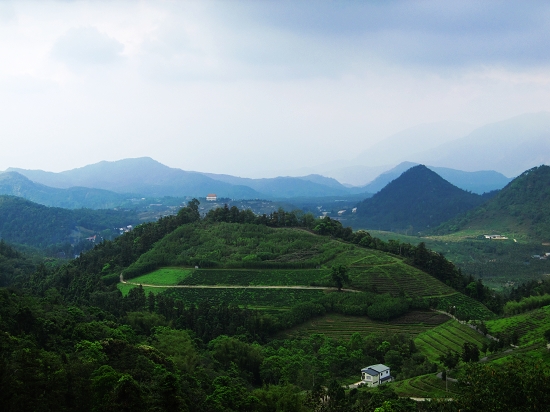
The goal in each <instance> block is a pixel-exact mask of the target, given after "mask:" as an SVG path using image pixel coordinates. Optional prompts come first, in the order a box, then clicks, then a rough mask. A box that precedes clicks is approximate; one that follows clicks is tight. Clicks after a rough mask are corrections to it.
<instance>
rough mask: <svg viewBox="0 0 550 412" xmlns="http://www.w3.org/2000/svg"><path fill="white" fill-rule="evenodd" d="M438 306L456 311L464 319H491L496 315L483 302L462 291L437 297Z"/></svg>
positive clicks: (444, 309)
mask: <svg viewBox="0 0 550 412" xmlns="http://www.w3.org/2000/svg"><path fill="white" fill-rule="evenodd" d="M437 308H438V309H439V310H443V311H445V312H451V313H454V314H455V315H456V316H457V317H458V318H459V319H464V320H471V319H473V320H489V319H493V318H494V317H495V314H494V313H493V312H491V311H490V310H489V309H487V307H485V306H484V305H483V304H481V303H480V302H478V301H477V300H474V299H472V298H470V297H468V296H466V295H463V294H462V293H454V294H452V295H449V296H444V297H440V298H437Z"/></svg>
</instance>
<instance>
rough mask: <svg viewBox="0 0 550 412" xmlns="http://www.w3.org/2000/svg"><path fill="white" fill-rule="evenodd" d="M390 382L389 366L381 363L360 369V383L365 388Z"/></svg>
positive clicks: (391, 378)
mask: <svg viewBox="0 0 550 412" xmlns="http://www.w3.org/2000/svg"><path fill="white" fill-rule="evenodd" d="M392 380H393V377H392V376H391V375H390V368H389V366H386V365H382V364H381V363H379V364H377V365H371V366H367V367H366V368H363V369H361V381H362V382H363V383H364V384H365V385H367V386H378V385H382V384H383V383H387V382H391V381H392Z"/></svg>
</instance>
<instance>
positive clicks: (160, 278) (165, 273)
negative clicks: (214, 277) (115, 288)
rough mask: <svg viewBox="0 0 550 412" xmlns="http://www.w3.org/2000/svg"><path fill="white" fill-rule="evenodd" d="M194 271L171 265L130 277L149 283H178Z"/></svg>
mask: <svg viewBox="0 0 550 412" xmlns="http://www.w3.org/2000/svg"><path fill="white" fill-rule="evenodd" d="M192 273H193V269H185V268H179V267H169V268H162V269H157V270H155V271H154V272H151V273H148V274H146V275H142V276H139V277H137V278H133V279H130V280H129V281H130V282H132V283H142V284H143V283H146V284H149V285H159V286H160V285H177V284H178V283H180V282H181V281H183V280H184V279H185V278H187V277H189V276H190V275H191V274H192Z"/></svg>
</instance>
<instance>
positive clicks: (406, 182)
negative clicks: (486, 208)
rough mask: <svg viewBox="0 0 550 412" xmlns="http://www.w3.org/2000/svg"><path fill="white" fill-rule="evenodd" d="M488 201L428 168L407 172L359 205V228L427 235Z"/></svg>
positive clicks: (414, 168)
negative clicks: (444, 223) (435, 228)
mask: <svg viewBox="0 0 550 412" xmlns="http://www.w3.org/2000/svg"><path fill="white" fill-rule="evenodd" d="M484 201H485V198H484V197H482V196H479V195H476V194H473V193H469V192H466V191H464V190H462V189H459V188H458V187H456V186H453V185H452V184H451V183H449V182H447V181H446V180H445V179H443V178H442V177H441V176H439V175H438V174H437V173H435V172H433V171H431V170H430V169H428V168H427V167H426V166H424V165H418V166H415V167H412V168H410V169H409V170H407V171H405V172H404V173H403V174H402V175H401V176H399V177H398V178H397V179H395V180H393V181H392V182H390V183H389V184H388V185H387V186H386V187H384V188H383V189H382V190H381V191H380V192H378V193H376V194H375V195H374V196H373V197H371V198H369V199H365V200H364V201H362V202H361V203H360V204H359V205H358V206H357V223H355V226H356V227H358V228H359V227H360V228H365V229H379V230H392V231H406V232H408V233H409V234H412V233H417V232H424V231H426V230H428V229H430V228H432V227H435V226H437V225H439V224H441V223H442V222H445V221H447V220H449V219H451V218H453V217H454V216H456V215H458V214H460V213H463V212H465V211H467V210H470V209H472V208H474V207H476V206H479V205H480V204H481V203H483V202H484Z"/></svg>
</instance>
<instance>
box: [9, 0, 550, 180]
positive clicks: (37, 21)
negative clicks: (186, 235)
mask: <svg viewBox="0 0 550 412" xmlns="http://www.w3.org/2000/svg"><path fill="white" fill-rule="evenodd" d="M549 33H550V3H548V2H543V1H540V2H537V1H529V2H520V1H510V2H506V1H482V2H480V1H479V0H476V1H467V0H458V1H453V0H445V1H371V2H365V1H328V0H327V1H252V0H249V1H236V0H234V1H219V2H216V1H158V2H157V1H142V2H139V1H105V2H103V1H93V2H91V1H90V2H86V1H24V0H21V1H13V2H12V1H5V0H0V62H1V64H0V136H1V142H2V150H1V151H0V170H5V169H6V168H7V167H10V166H11V167H21V168H27V169H43V170H49V171H62V170H67V169H72V168H75V167H80V166H83V165H86V164H90V163H95V162H98V161H101V160H118V159H123V158H128V157H140V156H150V157H152V158H154V159H156V160H158V161H160V162H162V163H164V164H166V165H168V166H171V167H179V168H182V169H185V170H198V171H205V172H214V173H228V174H234V175H240V176H247V177H263V176H269V175H273V174H276V173H278V172H281V171H288V170H292V169H297V168H300V167H303V166H315V165H317V164H322V163H326V162H330V161H333V160H343V162H345V159H346V158H349V157H350V156H353V155H355V154H357V153H358V152H360V151H362V150H365V149H366V148H368V147H369V146H371V145H373V144H375V143H376V142H379V141H380V140H382V139H384V138H385V137H387V136H389V135H392V134H394V133H397V132H399V131H401V130H403V129H406V128H409V127H412V126H415V125H418V124H422V123H430V122H438V121H460V122H467V123H470V124H472V125H474V126H481V125H483V124H485V123H488V122H494V121H499V120H503V119H506V118H509V117H512V116H516V115H519V114H523V113H526V112H537V111H542V110H550V70H549V68H550V36H549V35H548V34H549Z"/></svg>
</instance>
